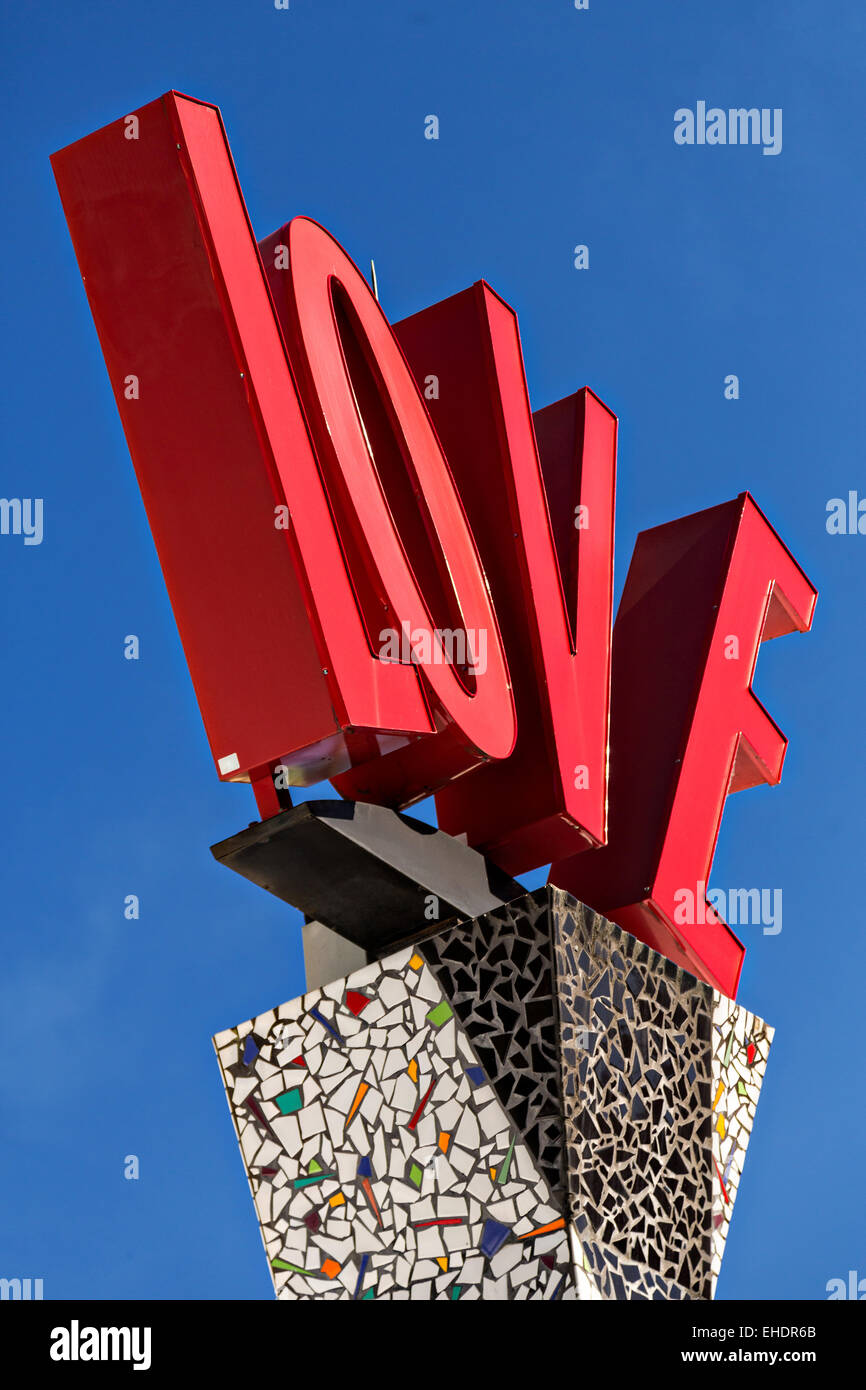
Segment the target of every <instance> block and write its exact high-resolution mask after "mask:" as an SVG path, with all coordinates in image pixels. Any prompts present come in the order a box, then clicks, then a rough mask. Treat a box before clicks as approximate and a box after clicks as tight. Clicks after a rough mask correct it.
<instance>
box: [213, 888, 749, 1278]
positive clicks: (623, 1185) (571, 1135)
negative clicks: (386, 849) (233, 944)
mask: <svg viewBox="0 0 866 1390" xmlns="http://www.w3.org/2000/svg"><path fill="white" fill-rule="evenodd" d="M771 1037H772V1030H771V1029H769V1028H768V1027H767V1026H766V1025H765V1024H763V1023H762V1022H761V1020H759V1019H756V1018H755V1017H754V1015H752V1014H749V1013H747V1012H746V1011H745V1010H744V1009H742V1008H740V1007H739V1006H738V1005H735V1004H733V1003H732V1002H731V1001H730V1000H727V999H724V998H723V997H722V996H720V995H718V994H716V993H715V992H714V991H713V990H712V989H711V988H710V987H709V986H708V985H706V984H704V983H702V982H701V981H699V980H696V979H695V977H694V976H692V975H689V974H687V973H686V972H685V971H683V970H681V969H680V968H679V967H677V966H675V965H674V964H673V963H672V962H671V961H668V960H666V959H665V958H664V957H662V956H660V955H659V954H658V953H657V952H654V951H652V950H650V948H649V947H647V946H645V945H643V944H642V943H640V942H638V941H637V940H635V938H633V937H630V936H629V935H628V934H627V933H625V932H624V931H622V929H621V928H620V927H617V926H615V925H614V924H612V923H610V922H607V921H606V920H605V919H603V918H601V917H599V916H598V915H597V914H596V913H593V912H591V911H590V910H589V909H587V908H585V907H583V906H582V905H581V904H579V903H577V902H575V900H574V899H573V898H571V897H569V895H568V894H567V893H564V892H563V891H562V890H560V889H555V888H545V889H541V890H539V891H538V892H536V893H533V894H528V895H527V896H526V897H524V898H522V899H519V900H518V901H517V902H514V903H510V904H508V905H507V906H504V907H502V908H498V909H496V910H495V911H493V912H490V913H487V914H485V915H484V916H483V917H479V918H478V919H476V920H475V921H471V922H465V923H461V924H460V925H459V926H456V927H451V928H449V929H447V930H446V931H443V932H440V933H439V934H438V935H436V936H433V937H428V938H426V939H425V940H424V941H423V942H420V943H418V944H416V945H414V946H408V947H405V948H402V949H400V950H398V951H396V952H394V953H393V954H391V955H389V956H387V957H386V958H384V959H383V960H381V961H376V962H372V963H370V964H368V965H366V966H364V967H363V968H362V969H360V970H358V971H356V972H355V973H353V974H352V975H351V976H349V977H348V978H346V979H343V980H339V981H335V982H334V983H332V984H328V985H325V986H324V987H323V988H321V989H316V990H313V991H310V992H309V993H307V994H305V995H304V996H303V997H302V998H300V999H296V1000H294V1001H292V1002H291V1003H288V1004H283V1005H281V1006H280V1007H279V1008H277V1009H276V1010H271V1011H270V1012H268V1013H266V1014H263V1015H260V1016H259V1017H257V1018H255V1019H251V1020H249V1021H248V1022H246V1023H243V1024H241V1025H240V1026H239V1027H238V1028H234V1029H229V1030H226V1031H225V1032H223V1033H219V1034H217V1036H216V1037H215V1039H214V1044H215V1047H216V1049H217V1054H218V1057H219V1061H220V1067H221V1069H222V1074H223V1080H224V1083H225V1086H226V1090H227V1094H228V1099H229V1105H230V1108H231V1112H232V1117H233V1120H234V1123H235V1128H236V1131H237V1135H238V1140H239V1143H240V1147H241V1153H242V1156H243V1160H244V1165H245V1169H246V1173H247V1177H248V1180H249V1184H250V1189H251V1192H252V1195H253V1200H254V1203H255V1206H256V1210H257V1214H258V1219H259V1224H260V1227H261V1232H262V1237H263V1240H264V1244H265V1250H266V1252H267V1256H268V1260H269V1264H270V1268H271V1272H272V1276H273V1279H274V1287H275V1291H276V1294H277V1297H278V1298H280V1299H298V1298H299V1299H310V1298H326V1299H328V1298H330V1299H357V1300H369V1299H373V1298H380V1299H381V1298H388V1299H410V1298H411V1299H422V1300H426V1299H441V1300H445V1299H447V1300H452V1301H453V1300H456V1299H498V1300H515V1301H517V1300H526V1299H528V1300H538V1299H549V1300H554V1299H555V1300H559V1299H566V1300H574V1299H580V1300H584V1299H600V1298H605V1299H617V1298H638V1299H666V1300H667V1299H682V1298H686V1299H688V1298H699V1299H700V1298H709V1297H711V1296H712V1292H713V1289H714V1284H715V1278H716V1277H717V1275H718V1268H719V1264H720V1262H721V1255H722V1251H723V1248H724V1241H725V1238H726V1235H727V1230H728V1225H729V1221H730V1212H731V1208H732V1205H733V1200H734V1197H735V1195H736V1190H737V1187H738V1184H739V1180H740V1176H741V1173H742V1164H743V1158H744V1155H745V1149H746V1145H747V1143H748V1138H749V1133H750V1130H751V1125H752V1121H753V1119H754V1113H755V1106H756V1104H757V1098H758V1094H759V1091H760V1084H761V1081H762V1079H763V1072H764V1068H765V1066H766V1060H767V1052H768V1049H769V1044H770V1041H771Z"/></svg>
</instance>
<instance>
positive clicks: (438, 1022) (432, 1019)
mask: <svg viewBox="0 0 866 1390" xmlns="http://www.w3.org/2000/svg"><path fill="white" fill-rule="evenodd" d="M451 1017H452V1009H451V1005H450V1004H449V1003H448V1000H447V999H443V1000H441V1001H440V1003H438V1004H434V1006H433V1008H432V1009H431V1010H430V1012H429V1013H428V1015H427V1022H428V1023H432V1024H433V1027H434V1028H441V1027H442V1024H443V1023H447V1022H448V1020H449V1018H451Z"/></svg>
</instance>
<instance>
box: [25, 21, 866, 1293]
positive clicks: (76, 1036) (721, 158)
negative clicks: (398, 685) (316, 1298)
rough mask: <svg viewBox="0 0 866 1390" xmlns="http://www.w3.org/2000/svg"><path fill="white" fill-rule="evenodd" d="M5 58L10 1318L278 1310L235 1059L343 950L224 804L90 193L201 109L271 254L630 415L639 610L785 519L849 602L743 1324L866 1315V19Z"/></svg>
mask: <svg viewBox="0 0 866 1390" xmlns="http://www.w3.org/2000/svg"><path fill="white" fill-rule="evenodd" d="M3 24H4V31H5V32H4V34H3V46H4V50H5V58H6V97H5V110H4V113H3V114H4V117H5V122H4V124H5V138H4V188H5V192H6V193H7V195H8V202H7V210H6V215H5V218H4V222H3V235H4V240H5V256H4V259H5V267H6V270H7V278H8V286H7V297H6V307H5V311H4V320H5V322H4V328H5V330H6V331H5V333H4V338H5V349H4V351H5V352H6V364H5V373H4V380H5V385H6V391H5V392H4V395H5V397H6V412H7V423H6V436H7V437H6V447H5V451H4V461H3V467H2V485H0V492H2V494H3V495H4V496H7V497H42V498H44V507H45V513H44V515H45V521H44V539H43V542H42V544H41V545H40V546H30V547H25V546H24V545H23V543H22V539H21V538H20V537H18V538H16V537H12V536H3V537H0V567H2V576H3V578H2V595H3V605H4V612H3V621H2V653H3V668H4V671H3V693H4V704H5V711H4V716H3V733H4V737H3V781H4V796H3V806H4V816H3V893H2V911H3V924H4V929H3V971H2V978H0V1047H2V1053H3V1056H4V1058H5V1063H4V1066H3V1068H2V1073H0V1096H2V1105H0V1127H2V1142H0V1185H2V1191H3V1193H4V1201H3V1203H2V1208H0V1275H4V1276H7V1277H14V1276H19V1277H26V1276H30V1277H41V1278H43V1279H44V1281H45V1295H46V1297H79V1296H80V1297H89V1298H106V1297H123V1298H133V1297H142V1298H148V1297H163V1298H187V1297H204V1298H266V1297H268V1296H269V1294H270V1280H269V1277H268V1272H267V1268H266V1263H265V1259H264V1255H263V1251H262V1247H261V1243H260V1240H259V1236H258V1232H257V1228H256V1222H255V1219H254V1215H253V1209H252V1204H251V1202H250V1199H249V1196H248V1192H247V1188H246V1183H245V1179H244V1175H243V1170H242V1166H241V1161H240V1158H239V1156H238V1153H237V1150H236V1145H235V1140H234V1136H233V1132H232V1128H231V1123H230V1120H229V1114H228V1109H227V1106H226V1102H225V1099H224V1096H223V1093H222V1090H221V1085H220V1079H219V1073H218V1069H217V1064H216V1060H215V1057H214V1055H213V1052H212V1049H211V1046H210V1042H209V1039H210V1036H211V1034H212V1033H213V1032H215V1031H216V1030H218V1029H222V1028H225V1027H228V1026H231V1025H232V1024H234V1023H237V1022H239V1021H240V1020H242V1019H245V1018H248V1017H249V1016H250V1015H252V1014H254V1013H257V1012H259V1011H261V1010H263V1009H265V1008H267V1007H270V1006H272V1005H274V1004H276V1003H278V1002H281V1001H282V1000H284V999H288V998H291V997H293V996H294V995H295V994H297V993H299V992H300V990H301V988H302V985H303V977H302V971H301V964H300V944H299V937H300V933H299V923H300V918H299V916H298V914H297V913H295V912H293V911H291V910H290V909H288V908H287V907H285V906H283V905H282V904H280V903H279V902H277V901H276V900H275V899H273V898H270V897H269V896H268V895H266V894H265V893H263V892H261V891H259V890H257V889H255V888H254V887H253V886H252V885H250V884H248V883H246V882H245V881H243V880H242V879H240V878H239V877H236V876H235V875H233V874H231V873H229V872H228V871H226V870H225V869H222V868H220V867H219V866H218V865H217V864H216V863H215V862H214V861H213V860H212V858H211V855H210V853H209V850H208V846H209V845H210V844H211V843H213V842H215V841H217V840H220V839H222V838H224V837H225V836H226V835H229V834H231V833H233V832H234V831H235V830H237V829H240V828H241V827H243V826H244V825H246V824H247V822H248V821H250V820H252V819H253V818H254V817H255V807H254V802H253V798H252V794H251V793H250V792H249V790H248V789H246V788H243V787H227V786H222V785H220V784H219V783H218V782H217V779H216V776H215V773H214V772H213V768H212V764H211V760H210V756H209V753H208V749H207V745H206V741H205V736H204V731H203V728H202V725H201V721H200V718H199V715H198V710H197V707H196V703H195V699H194V696H193V691H192V686H191V683H190V680H189V676H188V674H187V670H186V665H185V662H184V657H183V653H182V651H181V647H180V643H179V640H178V636H177V632H176V629H175V625H174V620H173V617H172V614H171V610H170V607H169V603H168V599H167V596H166V593H165V589H164V586H163V582H162V578H161V575H160V571H159V568H158V565H157V561H156V555H155V551H154V548H153V544H152V542H151V539H150V534H149V530H148V527H147V523H146V519H145V515H144V511H143V508H142V505H141V501H140V497H139V493H138V490H137V486H136V483H135V479H134V475H133V470H132V465H131V463H130V460H129V457H128V453H127V450H126V446H125V443H124V439H123V435H122V432H121V428H120V423H119V420H118V416H117V412H116V409H115V406H114V402H113V399H112V396H111V392H110V390H109V384H108V378H107V375H106V372H105V369H104V366H103V362H102V357H101V353H100V349H99V345H98V342H97V338H96V334H95V331H94V328H93V324H92V321H91V319H90V315H89V311H88V308H87V305H86V301H85V296H84V292H83V289H82V286H81V283H80V279H79V276H78V272H77V268H76V265H75V260H74V257H73V253H72V247H71V244H70V241H69V237H68V234H67V231H66V226H65V222H64V220H63V216H62V212H61V208H60V202H59V199H58V197H57V194H56V190H55V187H54V183H53V179H52V175H51V170H50V167H49V163H48V156H49V154H50V153H51V152H52V151H54V150H55V149H58V148H59V147H61V146H63V145H65V144H68V143H70V142H71V141H73V140H75V139H77V138H79V137H80V136H83V135H85V134H87V133H89V132H90V131H92V130H94V129H96V128H97V127H99V126H101V125H103V124H105V123H106V122H108V121H111V120H114V119H116V118H118V117H120V116H122V115H124V114H126V113H127V112H129V111H130V110H134V109H135V108H136V107H138V106H140V105H142V104H144V103H145V102H147V101H150V100H151V99H153V98H154V97H156V96H158V95H159V94H160V93H162V92H164V91H165V90H167V89H168V88H171V87H174V88H178V89H180V90H181V91H185V92H187V93H189V94H191V95H194V96H198V97H201V98H204V99H206V100H208V101H213V102H216V103H217V104H218V105H219V106H220V107H221V109H222V112H223V116H224V119H225V122H226V126H227V129H228V133H229V139H230V141H231V144H232V149H233V152H234V156H235V161H236V164H237V167H238V170H239V174H240V178H241V182H242V185H243V188H244V192H245V195H246V199H247V203H248V206H249V209H250V213H251V216H252V219H253V225H254V227H255V229H256V232H257V234H258V235H260V236H262V235H265V234H266V233H268V232H270V231H272V230H273V229H274V228H275V227H277V226H278V225H280V224H281V223H283V222H284V221H285V220H287V219H288V218H289V217H290V216H291V215H293V214H295V213H307V214H310V215H312V216H314V217H316V218H318V219H319V220H320V221H321V222H323V223H324V224H325V226H327V227H328V228H329V229H330V230H331V231H333V232H334V234H335V235H336V236H337V237H338V238H339V239H340V240H341V241H342V242H343V244H344V245H345V246H346V248H347V250H348V251H349V253H350V254H351V255H352V256H353V257H354V258H355V259H356V260H357V262H358V263H359V264H360V265H361V266H363V267H366V266H367V264H368V262H369V259H370V257H371V256H373V257H375V260H376V266H377V270H378V276H379V287H380V294H381V298H382V301H383V305H384V307H385V309H386V312H388V314H389V315H390V316H391V317H392V318H393V319H396V318H400V317H402V316H404V315H406V314H409V313H411V312H413V311H414V310H416V309H418V308H421V307H422V306H424V305H426V304H428V303H431V302H433V301H434V300H436V299H439V298H442V297H443V296H445V295H448V294H451V293H453V292H454V291H456V290H459V289H462V288H463V287H465V286H466V285H468V284H470V283H471V282H472V281H474V280H476V279H478V278H479V277H480V276H484V277H485V278H486V279H487V280H489V281H490V282H491V283H492V284H493V286H494V287H495V288H496V289H497V290H498V291H499V292H500V293H501V294H502V295H503V296H504V297H505V298H506V299H507V300H508V301H509V302H510V303H512V304H513V305H514V306H515V307H516V308H517V310H518V313H519V315H520V323H521V329H522V334H523V342H524V348H525V352H526V361H527V373H528V378H529V385H530V390H531V393H532V397H533V403H534V405H535V406H536V407H539V406H542V405H545V404H547V403H548V402H550V401H552V400H555V399H557V398H559V397H560V396H562V395H565V394H566V393H569V392H571V391H572V390H574V389H576V388H577V387H580V386H582V385H584V384H588V385H590V386H592V387H593V389H594V390H595V391H596V392H598V393H599V394H600V395H601V396H602V398H603V399H604V400H605V401H606V402H607V404H608V405H610V407H611V408H612V409H613V410H614V411H616V413H617V414H618V415H619V418H620V431H621V432H620V455H619V497H618V517H617V560H616V566H617V570H616V574H617V589H618V590H619V588H621V585H622V581H623V578H624V575H625V570H626V567H627V564H628V560H629V557H630V554H631V549H632V546H633V543H634V538H635V536H636V534H637V532H638V531H639V530H640V529H642V528H644V527H647V526H653V525H656V524H658V523H660V522H663V521H667V520H669V519H670V518H672V517H675V516H679V515H682V514H684V513H686V512H689V511H694V510H697V509H699V508H701V507H706V506H709V505H711V504H713V503H717V502H721V501H724V500H727V499H729V498H731V497H733V496H735V495H736V494H737V493H738V492H739V491H740V490H742V489H743V488H749V489H750V490H751V491H752V492H753V493H754V495H755V497H756V499H757V501H758V502H759V504H760V505H761V506H762V507H763V509H764V510H765V512H766V513H767V515H768V516H769V518H770V520H771V521H772V522H773V523H774V524H775V525H776V526H777V528H778V529H779V531H780V532H781V535H782V537H783V538H784V540H785V541H786V542H787V543H788V545H789V546H790V547H791V549H792V550H793V551H794V553H795V555H796V556H797V558H798V560H799V561H800V563H801V564H802V565H803V567H804V568H805V570H806V571H807V573H808V574H809V575H810V577H811V578H812V580H813V581H814V582H815V583H816V584H817V586H818V588H819V590H820V599H819V605H818V610H817V615H816V620H815V626H814V631H813V632H812V634H811V635H809V636H808V637H790V638H785V639H783V640H781V641H779V642H775V643H772V644H770V645H769V646H768V647H766V648H765V650H764V652H763V654H762V656H761V658H760V661H759V666H758V678H757V682H756V688H757V690H758V693H759V695H760V697H761V698H762V699H763V701H764V703H765V704H766V705H767V707H768V708H769V710H770V711H771V713H772V714H773V715H774V717H775V718H776V719H777V721H778V722H779V723H780V725H781V726H782V728H783V729H784V730H785V732H786V733H787V734H788V736H789V738H790V749H789V754H788V763H787V768H786V772H785V776H784V778H783V782H782V785H781V787H779V788H775V789H761V790H758V791H750V792H745V793H742V794H741V795H740V796H738V797H736V798H733V799H732V800H731V801H730V802H729V805H728V811H727V814H726V817H725V820H724V824H723V828H722V835H721V843H720V848H719V852H718V854H717V857H716V863H715V868H714V873H713V878H712V882H713V884H714V885H717V886H720V887H723V888H728V887H733V886H740V885H742V886H744V887H750V886H762V887H769V888H775V887H781V888H782V890H783V893H784V918H783V930H782V932H781V934H779V935H777V936H762V935H761V934H760V931H759V930H758V929H756V928H745V929H744V935H745V939H746V942H747V946H748V955H747V959H746V966H745V971H744V976H743V982H742V987H741V991H740V998H741V1000H742V1001H743V1002H744V1003H745V1004H746V1005H747V1006H748V1007H749V1008H752V1009H754V1010H755V1011H756V1012H758V1013H760V1014H761V1015H763V1016H764V1017H765V1018H767V1019H768V1020H769V1021H770V1022H771V1023H773V1024H774V1025H776V1027H777V1030H778V1031H777V1041H776V1044H775V1048H774V1051H773V1053H772V1055H771V1061H770V1067H769V1071H768V1076H767V1082H766V1086H765V1091H764V1095H763V1098H762V1101H761V1105H760V1107H759V1111H758V1120H757V1124H756V1128H755V1133H754V1138H753V1143H752V1148H751V1150H750V1153H749V1157H748V1161H747V1164H746V1172H745V1178H744V1181H743V1184H742V1188H741V1192H740V1195H739V1198H738V1202H737V1209H736V1213H735V1215H734V1218H733V1223H732V1229H731V1237H730V1241H729V1245H728V1251H727V1255H726V1259H725V1264H724V1266H723V1271H722V1277H721V1281H720V1285H719V1296H720V1297H722V1298H736V1297H746V1298H769V1297H782V1298H823V1297H824V1296H825V1285H826V1283H827V1280H828V1279H831V1278H833V1277H837V1276H838V1277H847V1271H848V1270H849V1269H852V1268H854V1269H857V1270H859V1272H860V1275H861V1276H862V1275H866V1239H864V1217H863V1201H862V1195H861V1194H862V1179H863V1173H864V1167H866V1164H864V1149H866V1125H864V1102H863V1054H864V1040H863V1023H862V1019H863V1006H862V989H863V981H864V975H866V957H864V944H863V942H864V928H863V921H862V915H863V914H862V907H861V897H860V895H861V888H862V883H863V785H864V777H866V743H864V738H863V727H864V726H863V684H864V678H866V662H864V655H863V606H864V596H866V585H864V573H866V536H833V537H831V536H829V535H828V534H827V532H826V529H825V507H826V503H827V500H828V499H829V498H831V497H834V496H839V495H843V496H844V495H846V494H847V492H848V490H849V489H852V488H853V489H857V488H859V489H861V490H862V492H863V493H864V494H866V468H864V425H866V420H864V412H866V397H864V392H863V389H862V373H863V361H864V342H863V324H864V321H866V319H864V302H863V301H864V291H863V245H864V225H863V223H864V216H863V209H864V202H863V194H862V188H863V172H864V159H863V122H862V100H861V96H860V93H861V92H862V88H863V82H864V76H866V74H864V56H863V55H864V51H866V48H864V38H866V12H864V9H863V7H862V5H861V4H857V3H855V0H844V2H843V3H838V4H835V5H832V6H826V5H821V4H819V3H816V0H788V3H785V4H779V3H767V0H729V3H728V4H726V5H724V6H707V5H694V6H684V5H670V4H658V3H655V4H652V3H647V2H646V0H644V3H637V0H619V2H618V3H616V2H615V0H591V5H590V9H589V10H588V11H585V12H578V11H576V10H575V9H574V8H573V5H572V3H571V0H543V3H540V2H539V0H532V3H530V0H524V3H519V0H473V2H472V3H467V2H466V0H437V3H436V4H428V3H423V0H401V2H400V3H396V0H377V3H375V4H364V5H362V4H358V3H357V0H291V8H290V9H289V10H288V11H277V10H275V9H274V7H273V4H272V0H243V2H241V0H235V3H227V2H226V0H210V3H207V4H204V3H201V0H198V3H193V0H150V3H148V4H147V5H128V4H117V3H116V0H111V3H107V0H90V3H88V4H87V5H76V4H71V5H70V4H65V3H60V2H59V0H47V2H46V3H42V4H39V5H21V6H14V7H10V6H7V7H6V8H5V12H4V21H3ZM698 100H706V101H707V103H708V105H718V106H720V107H723V108H728V107H730V106H756V107H768V108H775V107H781V108H782V109H783V111H784V124H783V132H784V135H783V149H782V153H781V154H780V155H778V156H776V157H765V156H763V155H762V153H761V151H760V149H758V148H752V147H746V148H742V147H735V148H731V147H725V148H710V147H703V148H700V147H691V148H689V147H679V146H677V145H676V144H675V143H674V140H673V129H674V111H675V110H676V109H677V108H678V107H683V106H691V107H694V106H695V104H696V102H697V101H698ZM431 113H435V114H437V115H438V116H439V118H440V122H441V130H440V136H441V138H440V139H439V141H438V142H433V141H427V140H425V139H424V138H423V123H424V117H425V116H426V115H428V114H431ZM577 243H585V244H586V245H588V246H589V249H590V267H589V269H588V270H587V271H576V270H575V269H574V268H573V265H572V260H573V247H574V246H575V245H576V244H577ZM729 373H736V374H737V375H738V376H739V378H740V390H741V395H740V399H739V400H738V401H726V400H725V399H724V396H723V381H724V378H725V376H726V375H727V374H729ZM218 546H219V537H218V536H215V537H214V547H215V549H217V548H218ZM128 633H135V634H137V635H138V636H139V638H140V642H141V659H140V660H139V661H138V662H129V661H125V660H124V659H123V639H124V637H125V635H126V634H128ZM130 893H135V894H138V895H139V897H140V899H141V917H140V920H139V921H133V922H129V921H126V920H125V919H124V915H123V903H124V897H125V895H127V894H130ZM127 1154H137V1155H138V1156H139V1159H140V1164H141V1177H140V1180H139V1181H137V1182H129V1181H125V1180H124V1177H123V1161H124V1156H125V1155H127Z"/></svg>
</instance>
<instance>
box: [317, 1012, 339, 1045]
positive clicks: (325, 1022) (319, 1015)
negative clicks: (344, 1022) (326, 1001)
mask: <svg viewBox="0 0 866 1390" xmlns="http://www.w3.org/2000/svg"><path fill="white" fill-rule="evenodd" d="M310 1017H311V1018H314V1019H315V1020H316V1022H317V1023H321V1025H322V1027H323V1028H324V1029H325V1030H326V1032H328V1033H330V1034H331V1036H332V1037H334V1038H336V1039H337V1042H338V1043H341V1042H342V1041H343V1039H342V1038H341V1037H340V1034H339V1033H338V1032H337V1030H336V1028H335V1027H334V1025H333V1023H329V1022H328V1020H327V1019H326V1018H325V1015H324V1014H323V1013H322V1012H321V1010H320V1009H310Z"/></svg>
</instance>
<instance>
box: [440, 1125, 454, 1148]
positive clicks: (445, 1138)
mask: <svg viewBox="0 0 866 1390" xmlns="http://www.w3.org/2000/svg"><path fill="white" fill-rule="evenodd" d="M450 1143H451V1135H450V1134H447V1133H446V1132H445V1130H444V1129H443V1131H442V1133H441V1134H440V1135H439V1147H440V1149H441V1150H442V1152H443V1153H444V1154H447V1152H448V1145H449V1144H450Z"/></svg>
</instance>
